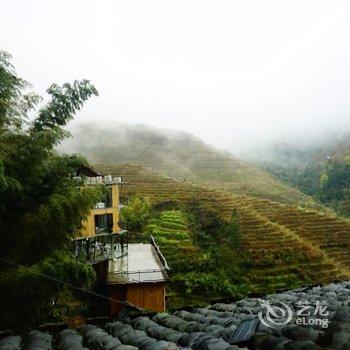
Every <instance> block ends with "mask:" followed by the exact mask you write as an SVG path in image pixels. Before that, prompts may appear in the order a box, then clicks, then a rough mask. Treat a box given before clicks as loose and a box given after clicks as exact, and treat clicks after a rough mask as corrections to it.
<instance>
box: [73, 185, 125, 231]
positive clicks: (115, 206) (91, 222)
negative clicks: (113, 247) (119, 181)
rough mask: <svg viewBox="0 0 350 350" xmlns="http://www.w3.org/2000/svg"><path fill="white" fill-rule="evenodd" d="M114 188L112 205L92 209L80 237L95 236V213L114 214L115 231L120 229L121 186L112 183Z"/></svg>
mask: <svg viewBox="0 0 350 350" xmlns="http://www.w3.org/2000/svg"><path fill="white" fill-rule="evenodd" d="M110 187H111V188H112V207H111V208H102V209H96V208H94V209H92V210H91V212H90V214H89V216H88V217H87V219H86V220H85V221H84V222H83V228H82V230H81V233H80V235H79V236H80V237H93V236H96V233H95V215H103V214H112V216H113V232H118V231H119V230H120V228H119V226H118V222H119V188H118V185H116V184H113V185H110Z"/></svg>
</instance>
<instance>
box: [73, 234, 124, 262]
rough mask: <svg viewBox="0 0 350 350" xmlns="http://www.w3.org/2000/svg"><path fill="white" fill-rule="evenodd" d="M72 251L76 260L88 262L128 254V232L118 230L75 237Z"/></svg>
mask: <svg viewBox="0 0 350 350" xmlns="http://www.w3.org/2000/svg"><path fill="white" fill-rule="evenodd" d="M72 251H73V253H74V255H75V257H76V258H77V259H78V260H80V261H84V262H89V263H98V262H101V261H104V260H108V259H113V258H121V257H123V256H126V255H127V254H128V234H127V231H120V232H117V233H103V234H99V235H98V236H93V237H80V238H76V239H74V240H73V242H72Z"/></svg>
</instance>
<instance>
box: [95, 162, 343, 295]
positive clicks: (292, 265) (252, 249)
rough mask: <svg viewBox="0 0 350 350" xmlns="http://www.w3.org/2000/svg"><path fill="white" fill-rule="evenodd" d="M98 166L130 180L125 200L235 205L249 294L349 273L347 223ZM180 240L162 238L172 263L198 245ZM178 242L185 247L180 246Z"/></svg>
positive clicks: (225, 210)
mask: <svg viewBox="0 0 350 350" xmlns="http://www.w3.org/2000/svg"><path fill="white" fill-rule="evenodd" d="M96 168H97V169H98V170H100V171H102V172H103V173H105V174H108V173H111V174H115V175H120V174H121V175H124V177H125V180H126V181H127V182H128V183H127V184H126V185H123V189H122V192H123V196H124V198H127V197H130V196H133V195H134V194H135V193H138V194H144V195H147V196H149V197H150V198H151V200H152V202H153V203H161V202H163V201H168V200H171V199H176V200H180V201H186V200H190V199H191V198H196V199H197V200H200V201H202V202H205V203H207V204H208V205H209V206H213V207H219V208H220V209H221V213H222V215H223V217H225V218H226V219H229V217H230V214H231V211H232V209H233V208H236V209H237V211H238V215H239V219H240V225H241V229H242V233H243V236H244V240H243V251H244V252H247V253H248V254H249V257H250V258H249V259H250V262H249V264H248V265H247V266H245V267H244V268H245V270H246V274H247V276H248V278H249V280H250V283H251V289H250V291H251V292H264V293H266V292H272V291H274V290H275V289H277V288H291V287H295V286H298V285H302V284H307V283H319V282H329V281H332V280H337V279H345V278H349V277H350V249H349V248H350V222H349V221H346V220H342V219H339V218H336V217H331V216H329V215H327V214H325V213H318V212H315V211H311V210H305V209H301V208H299V207H296V206H290V205H283V204H279V203H277V202H272V201H269V200H266V199H257V198H252V197H248V196H241V195H233V194H232V193H229V192H227V191H224V190H215V189H209V188H206V187H202V186H196V185H192V184H190V183H187V182H179V181H176V180H173V179H171V178H167V177H164V176H160V175H159V174H157V173H155V172H151V171H149V170H145V169H143V168H142V167H140V166H129V165H99V166H96ZM179 232H180V231H179ZM178 238H179V237H177V238H176V239H175V240H173V241H172V242H171V241H170V243H169V242H168V244H164V242H160V243H161V246H162V248H163V249H164V252H165V255H166V257H167V258H169V259H170V264H171V263H172V261H175V260H174V259H176V258H177V257H181V256H183V258H185V257H186V256H190V255H191V254H193V252H194V250H195V249H196V248H195V247H194V246H193V245H192V244H190V241H189V240H188V239H187V238H186V239H184V240H183V237H182V238H181V239H178ZM182 240H183V241H184V242H185V244H184V245H183V246H182V245H181V244H178V243H179V242H181V241H182ZM176 252H181V253H179V254H176Z"/></svg>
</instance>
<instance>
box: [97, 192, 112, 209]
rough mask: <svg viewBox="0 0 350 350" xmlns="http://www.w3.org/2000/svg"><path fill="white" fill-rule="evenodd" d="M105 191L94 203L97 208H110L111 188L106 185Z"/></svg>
mask: <svg viewBox="0 0 350 350" xmlns="http://www.w3.org/2000/svg"><path fill="white" fill-rule="evenodd" d="M107 190H108V191H107V193H106V194H105V195H104V196H103V197H102V198H101V199H100V200H99V202H98V203H97V204H96V205H95V208H97V209H103V208H112V188H111V187H108V189H107Z"/></svg>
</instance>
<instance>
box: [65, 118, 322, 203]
mask: <svg viewBox="0 0 350 350" xmlns="http://www.w3.org/2000/svg"><path fill="white" fill-rule="evenodd" d="M73 135H74V138H72V139H70V140H68V141H67V142H66V143H65V145H64V146H63V150H64V151H68V150H69V151H73V152H78V153H81V154H83V155H85V156H86V157H87V158H88V159H89V160H90V162H92V163H107V164H114V163H129V164H132V165H142V166H144V167H148V168H151V169H153V170H155V171H157V172H160V173H162V174H164V175H166V176H170V177H172V178H176V179H178V180H180V181H182V180H186V181H189V182H192V183H197V184H202V185H206V186H211V187H214V188H223V189H226V190H228V191H231V192H233V193H236V194H247V195H250V196H256V197H261V198H267V199H271V200H275V201H279V202H281V203H294V204H295V203H298V204H301V205H306V206H314V205H315V203H314V201H313V200H312V199H311V198H310V197H308V196H307V195H305V194H303V193H302V192H300V191H298V190H297V189H295V188H292V187H289V186H288V185H285V184H283V183H282V182H280V181H278V180H276V179H275V178H274V177H273V176H271V175H270V174H268V173H267V172H266V171H264V170H262V169H260V168H258V167H256V166H254V165H252V164H250V163H248V162H245V161H243V160H239V159H237V158H235V157H233V156H232V155H231V154H229V153H227V152H223V151H220V150H216V149H214V148H212V147H211V146H209V145H207V144H205V143H204V142H203V141H202V140H200V139H198V138H196V137H194V136H192V135H190V134H188V133H184V132H175V131H164V130H159V129H155V128H151V127H146V126H141V125H126V124H120V123H113V124H111V125H108V126H99V125H96V124H80V125H78V126H77V127H76V128H75V129H74V130H73Z"/></svg>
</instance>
